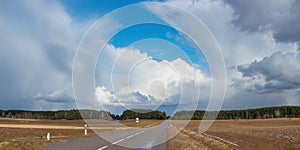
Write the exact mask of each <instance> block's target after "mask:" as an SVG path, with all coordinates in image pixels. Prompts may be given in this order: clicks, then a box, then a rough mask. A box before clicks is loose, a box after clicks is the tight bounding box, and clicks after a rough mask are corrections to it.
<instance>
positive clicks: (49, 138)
mask: <svg viewBox="0 0 300 150" xmlns="http://www.w3.org/2000/svg"><path fill="white" fill-rule="evenodd" d="M47 140H48V141H50V140H51V137H50V133H49V132H48V133H47Z"/></svg>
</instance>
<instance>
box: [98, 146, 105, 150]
mask: <svg viewBox="0 0 300 150" xmlns="http://www.w3.org/2000/svg"><path fill="white" fill-rule="evenodd" d="M106 148H107V146H103V147H100V148H98V150H103V149H106Z"/></svg>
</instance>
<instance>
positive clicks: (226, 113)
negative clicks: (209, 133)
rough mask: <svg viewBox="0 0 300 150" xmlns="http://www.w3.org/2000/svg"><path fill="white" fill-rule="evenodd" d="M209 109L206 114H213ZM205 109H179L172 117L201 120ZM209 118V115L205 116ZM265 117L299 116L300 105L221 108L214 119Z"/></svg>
mask: <svg viewBox="0 0 300 150" xmlns="http://www.w3.org/2000/svg"><path fill="white" fill-rule="evenodd" d="M213 113H214V112H213V111H211V112H209V113H208V114H213ZM204 114H205V111H203V110H196V111H179V112H176V113H175V114H174V116H173V117H172V119H175V120H176V119H178V120H185V119H192V120H202V118H203V116H204ZM206 118H207V119H210V118H209V116H208V117H206ZM267 118H300V106H275V107H263V108H255V109H246V110H221V111H220V112H219V113H218V115H217V117H216V119H217V120H228V119H267Z"/></svg>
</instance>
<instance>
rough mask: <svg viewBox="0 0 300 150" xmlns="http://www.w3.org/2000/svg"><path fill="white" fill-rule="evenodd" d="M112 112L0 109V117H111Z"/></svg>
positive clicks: (72, 118)
mask: <svg viewBox="0 0 300 150" xmlns="http://www.w3.org/2000/svg"><path fill="white" fill-rule="evenodd" d="M111 116H112V114H110V113H109V112H107V111H102V110H100V111H97V110H76V109H72V110H58V111H27V110H0V117H4V118H20V119H51V120H58V119H67V120H78V119H106V120H108V119H111Z"/></svg>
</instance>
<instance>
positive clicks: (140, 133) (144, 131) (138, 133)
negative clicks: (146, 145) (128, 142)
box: [134, 131, 145, 135]
mask: <svg viewBox="0 0 300 150" xmlns="http://www.w3.org/2000/svg"><path fill="white" fill-rule="evenodd" d="M143 132H145V131H140V132H138V133H135V134H134V135H139V134H141V133H143Z"/></svg>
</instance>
